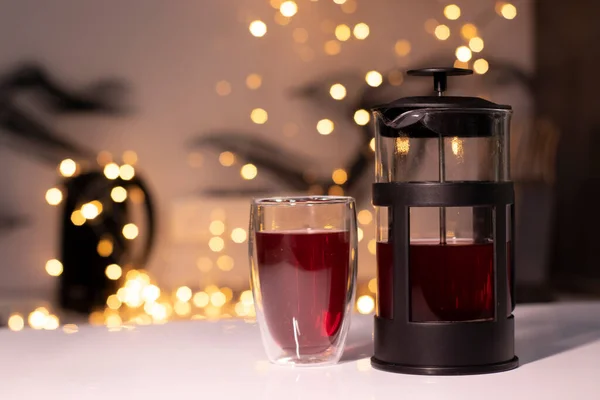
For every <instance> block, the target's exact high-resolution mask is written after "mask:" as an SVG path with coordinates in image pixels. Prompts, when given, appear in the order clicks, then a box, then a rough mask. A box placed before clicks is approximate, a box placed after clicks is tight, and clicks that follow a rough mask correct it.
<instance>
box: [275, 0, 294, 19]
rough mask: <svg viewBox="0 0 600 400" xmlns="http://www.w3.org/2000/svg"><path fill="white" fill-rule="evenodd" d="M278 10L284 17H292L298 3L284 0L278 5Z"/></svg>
mask: <svg viewBox="0 0 600 400" xmlns="http://www.w3.org/2000/svg"><path fill="white" fill-rule="evenodd" d="M279 12H280V13H281V15H283V16H284V17H293V16H294V15H296V13H297V12H298V5H297V4H296V2H295V1H292V0H288V1H284V2H283V3H281V6H279Z"/></svg>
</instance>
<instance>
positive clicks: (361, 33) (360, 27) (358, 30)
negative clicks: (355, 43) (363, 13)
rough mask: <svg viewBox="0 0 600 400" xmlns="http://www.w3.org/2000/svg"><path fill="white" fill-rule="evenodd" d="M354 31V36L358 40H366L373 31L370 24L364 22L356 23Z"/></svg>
mask: <svg viewBox="0 0 600 400" xmlns="http://www.w3.org/2000/svg"><path fill="white" fill-rule="evenodd" d="M352 33H354V37H355V38H357V39H358V40H365V39H366V38H367V37H368V36H369V34H370V33H371V30H370V28H369V25H367V24H365V23H364V22H360V23H358V24H356V25H354V30H353V31H352Z"/></svg>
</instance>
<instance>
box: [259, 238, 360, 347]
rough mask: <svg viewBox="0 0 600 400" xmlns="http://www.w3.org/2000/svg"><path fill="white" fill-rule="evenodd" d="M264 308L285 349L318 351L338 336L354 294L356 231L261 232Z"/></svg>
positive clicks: (261, 291) (267, 318)
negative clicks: (352, 242) (352, 257)
mask: <svg viewBox="0 0 600 400" xmlns="http://www.w3.org/2000/svg"><path fill="white" fill-rule="evenodd" d="M256 258H257V263H258V265H257V267H258V278H259V285H260V288H259V290H260V293H261V295H262V303H263V312H264V316H265V319H266V322H267V326H268V329H269V332H270V334H271V336H272V337H273V339H274V340H275V341H276V342H277V343H278V344H279V346H280V347H281V348H283V349H288V350H295V349H296V348H297V346H298V347H299V348H300V351H301V352H303V353H304V354H315V353H319V352H322V351H324V350H326V349H327V348H329V347H330V346H331V344H332V343H333V342H334V341H335V340H336V339H337V337H338V334H339V331H340V327H341V325H342V320H343V317H344V311H345V306H346V299H347V294H348V283H349V281H348V280H349V265H350V264H349V263H350V233H349V232H347V231H312V232H310V231H300V232H298V231H291V232H257V233H256Z"/></svg>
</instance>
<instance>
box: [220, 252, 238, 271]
mask: <svg viewBox="0 0 600 400" xmlns="http://www.w3.org/2000/svg"><path fill="white" fill-rule="evenodd" d="M233 265H234V262H233V258H231V257H230V256H227V255H223V256H220V257H219V258H217V267H219V269H220V270H221V271H231V270H232V269H233Z"/></svg>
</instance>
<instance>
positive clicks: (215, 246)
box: [208, 236, 225, 253]
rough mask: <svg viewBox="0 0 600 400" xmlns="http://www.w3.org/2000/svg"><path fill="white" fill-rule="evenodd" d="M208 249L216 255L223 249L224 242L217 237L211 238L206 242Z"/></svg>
mask: <svg viewBox="0 0 600 400" xmlns="http://www.w3.org/2000/svg"><path fill="white" fill-rule="evenodd" d="M208 247H209V248H210V249H211V250H212V251H214V252H215V253H218V252H220V251H222V250H223V249H224V248H225V241H224V240H223V239H222V238H220V237H218V236H215V237H212V238H210V240H209V241H208Z"/></svg>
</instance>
